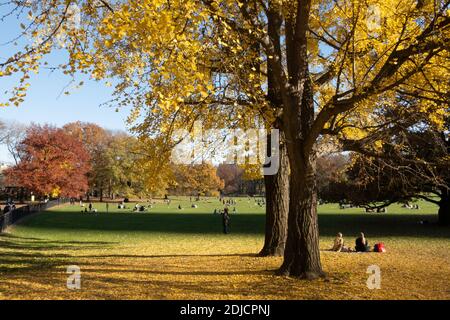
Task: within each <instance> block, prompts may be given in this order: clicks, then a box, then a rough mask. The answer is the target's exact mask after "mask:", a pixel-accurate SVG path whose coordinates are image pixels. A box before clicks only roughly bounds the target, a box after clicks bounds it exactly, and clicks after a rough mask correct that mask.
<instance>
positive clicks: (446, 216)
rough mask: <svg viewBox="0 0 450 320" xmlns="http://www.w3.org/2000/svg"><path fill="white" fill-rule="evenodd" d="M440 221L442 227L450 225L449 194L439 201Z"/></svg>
mask: <svg viewBox="0 0 450 320" xmlns="http://www.w3.org/2000/svg"><path fill="white" fill-rule="evenodd" d="M438 219H439V220H438V221H439V224H440V225H443V226H448V225H450V194H448V192H447V193H445V194H444V195H443V196H442V198H441V201H439V211H438Z"/></svg>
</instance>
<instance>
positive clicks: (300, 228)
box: [279, 67, 324, 279]
mask: <svg viewBox="0 0 450 320" xmlns="http://www.w3.org/2000/svg"><path fill="white" fill-rule="evenodd" d="M298 82H299V85H298V87H297V88H298V89H297V90H298V92H294V94H293V97H292V100H293V106H296V107H293V108H291V109H288V110H286V111H285V112H287V113H286V114H285V115H284V130H285V133H286V141H287V150H288V155H289V164H290V170H291V176H290V194H289V216H288V237H287V241H286V248H285V252H284V261H283V264H282V266H281V267H280V269H279V274H282V275H290V276H296V277H299V278H303V279H316V278H318V277H322V276H324V272H323V271H322V265H321V262H320V248H319V226H318V219H317V187H316V156H315V151H314V146H308V145H306V144H305V137H307V136H308V134H309V130H310V128H311V125H312V123H313V121H314V104H313V88H312V82H311V80H310V78H309V73H308V70H307V67H306V71H305V75H304V78H303V80H299V81H298Z"/></svg>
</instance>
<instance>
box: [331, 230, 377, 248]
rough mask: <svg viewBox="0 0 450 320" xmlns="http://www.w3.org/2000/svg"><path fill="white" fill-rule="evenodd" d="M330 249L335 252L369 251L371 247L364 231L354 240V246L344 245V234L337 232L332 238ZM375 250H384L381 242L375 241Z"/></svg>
mask: <svg viewBox="0 0 450 320" xmlns="http://www.w3.org/2000/svg"><path fill="white" fill-rule="evenodd" d="M331 251H336V252H369V251H371V247H370V246H369V241H367V239H366V237H365V236H364V233H362V232H361V233H360V235H359V237H358V238H356V240H355V248H354V249H353V248H350V247H347V246H345V245H344V236H343V235H342V233H341V232H339V233H338V234H337V236H336V239H334V243H333V247H332V248H331ZM374 251H375V252H384V245H383V244H382V243H377V244H376V245H375V246H374Z"/></svg>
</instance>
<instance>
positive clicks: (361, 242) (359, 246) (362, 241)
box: [355, 232, 370, 252]
mask: <svg viewBox="0 0 450 320" xmlns="http://www.w3.org/2000/svg"><path fill="white" fill-rule="evenodd" d="M355 250H356V252H368V251H370V247H369V242H368V241H367V239H366V237H365V236H364V233H362V232H361V233H360V236H359V237H358V238H357V239H356V241H355Z"/></svg>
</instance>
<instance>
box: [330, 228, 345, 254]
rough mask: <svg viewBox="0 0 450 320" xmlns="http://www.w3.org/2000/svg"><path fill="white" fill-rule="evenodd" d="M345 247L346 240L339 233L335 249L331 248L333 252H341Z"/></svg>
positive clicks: (334, 245)
mask: <svg viewBox="0 0 450 320" xmlns="http://www.w3.org/2000/svg"><path fill="white" fill-rule="evenodd" d="M343 247H344V238H343V236H342V233H340V232H339V233H338V234H337V236H336V239H334V244H333V248H331V251H336V252H341V250H342V248H343Z"/></svg>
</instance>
